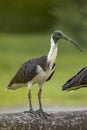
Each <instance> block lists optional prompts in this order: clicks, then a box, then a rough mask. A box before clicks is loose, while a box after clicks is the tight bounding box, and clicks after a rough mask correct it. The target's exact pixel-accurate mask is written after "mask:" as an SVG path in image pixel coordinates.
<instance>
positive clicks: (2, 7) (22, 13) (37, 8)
mask: <svg viewBox="0 0 87 130" xmlns="http://www.w3.org/2000/svg"><path fill="white" fill-rule="evenodd" d="M52 8H53V5H52V0H37V1H34V0H22V1H21V0H18V1H17V0H13V1H12V0H0V31H1V32H22V33H24V32H32V31H33V32H44V31H45V30H48V29H49V27H50V26H51V24H53V21H54V20H53V19H54V16H53V15H52V14H51V11H52Z"/></svg>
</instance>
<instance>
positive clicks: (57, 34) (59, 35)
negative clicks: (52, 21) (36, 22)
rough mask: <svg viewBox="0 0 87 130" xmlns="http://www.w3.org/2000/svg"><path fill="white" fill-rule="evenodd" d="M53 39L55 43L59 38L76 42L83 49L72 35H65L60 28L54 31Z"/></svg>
mask: <svg viewBox="0 0 87 130" xmlns="http://www.w3.org/2000/svg"><path fill="white" fill-rule="evenodd" d="M52 39H53V40H54V42H55V43H57V41H58V40H59V39H64V40H67V41H69V42H71V43H72V44H74V45H75V46H76V47H77V48H78V49H79V50H80V51H81V48H80V46H79V45H78V44H77V43H76V42H75V41H74V40H72V39H71V38H70V37H68V36H67V35H65V34H64V33H63V32H62V31H60V30H56V31H54V32H53V34H52Z"/></svg>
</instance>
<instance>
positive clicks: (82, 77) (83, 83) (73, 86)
mask: <svg viewBox="0 0 87 130" xmlns="http://www.w3.org/2000/svg"><path fill="white" fill-rule="evenodd" d="M83 87H87V67H84V68H83V69H81V70H80V71H79V72H78V73H77V74H76V75H75V76H74V77H72V78H71V79H69V80H68V81H67V82H66V83H65V84H64V85H63V87H62V90H66V91H73V90H77V89H79V88H83Z"/></svg>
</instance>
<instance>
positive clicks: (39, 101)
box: [38, 88, 43, 111]
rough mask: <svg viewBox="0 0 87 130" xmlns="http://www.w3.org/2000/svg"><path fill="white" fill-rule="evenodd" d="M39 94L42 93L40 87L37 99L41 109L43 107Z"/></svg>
mask: <svg viewBox="0 0 87 130" xmlns="http://www.w3.org/2000/svg"><path fill="white" fill-rule="evenodd" d="M41 95H42V88H40V89H39V92H38V101H39V110H40V111H43V109H42V103H41Z"/></svg>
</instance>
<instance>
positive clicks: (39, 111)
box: [35, 109, 50, 120]
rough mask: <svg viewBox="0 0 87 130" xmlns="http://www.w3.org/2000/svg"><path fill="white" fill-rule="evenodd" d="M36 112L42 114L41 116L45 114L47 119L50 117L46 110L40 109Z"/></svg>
mask: <svg viewBox="0 0 87 130" xmlns="http://www.w3.org/2000/svg"><path fill="white" fill-rule="evenodd" d="M35 112H36V114H38V115H40V116H42V115H43V116H44V118H45V119H46V120H47V119H48V117H49V116H50V115H49V114H48V113H46V112H44V111H43V110H42V109H39V110H37V111H35Z"/></svg>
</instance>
